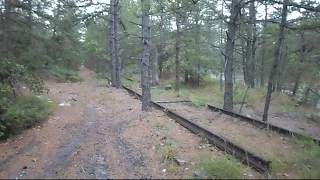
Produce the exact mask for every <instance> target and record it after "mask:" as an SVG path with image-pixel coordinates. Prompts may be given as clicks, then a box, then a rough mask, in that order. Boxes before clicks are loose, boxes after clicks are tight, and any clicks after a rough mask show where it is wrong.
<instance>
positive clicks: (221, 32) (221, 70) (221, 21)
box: [220, 3, 225, 91]
mask: <svg viewBox="0 0 320 180" xmlns="http://www.w3.org/2000/svg"><path fill="white" fill-rule="evenodd" d="M223 4H224V3H221V12H222V16H223V10H224V7H223ZM222 26H223V19H222V18H221V20H220V51H221V55H220V57H221V60H220V61H221V66H220V91H222V90H223V80H222V76H223V70H224V65H225V60H224V56H223V54H222V52H223V50H222V49H223V47H222V43H223V27H222Z"/></svg>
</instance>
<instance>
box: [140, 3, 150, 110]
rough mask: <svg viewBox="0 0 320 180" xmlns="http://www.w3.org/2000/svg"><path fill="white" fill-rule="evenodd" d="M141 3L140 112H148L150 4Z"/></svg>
mask: <svg viewBox="0 0 320 180" xmlns="http://www.w3.org/2000/svg"><path fill="white" fill-rule="evenodd" d="M141 3H142V45H143V54H142V63H141V87H142V111H150V102H151V94H150V81H149V57H150V45H149V39H150V25H149V23H150V16H149V10H150V4H149V3H150V2H149V1H148V0H141Z"/></svg>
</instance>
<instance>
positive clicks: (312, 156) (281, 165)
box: [271, 137, 320, 179]
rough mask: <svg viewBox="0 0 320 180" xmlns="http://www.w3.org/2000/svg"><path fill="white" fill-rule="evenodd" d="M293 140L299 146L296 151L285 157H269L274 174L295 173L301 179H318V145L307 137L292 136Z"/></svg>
mask: <svg viewBox="0 0 320 180" xmlns="http://www.w3.org/2000/svg"><path fill="white" fill-rule="evenodd" d="M293 142H294V143H296V144H297V145H298V146H299V148H298V149H296V152H294V153H293V152H291V153H290V154H288V156H287V157H285V158H284V157H281V158H280V159H274V158H272V159H271V160H272V171H273V172H274V174H275V175H276V176H281V175H282V174H284V173H286V174H288V175H290V173H295V174H297V175H298V176H299V177H300V178H303V179H320V171H319V169H320V146H318V145H317V144H316V143H315V142H313V140H312V139H310V138H307V137H294V138H293ZM288 153H289V152H288Z"/></svg>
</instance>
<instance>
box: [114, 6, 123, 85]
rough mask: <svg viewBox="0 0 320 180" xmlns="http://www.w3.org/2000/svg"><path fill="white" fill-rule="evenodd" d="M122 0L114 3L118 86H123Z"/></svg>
mask: <svg viewBox="0 0 320 180" xmlns="http://www.w3.org/2000/svg"><path fill="white" fill-rule="evenodd" d="M119 4H120V0H115V5H114V37H115V56H116V87H117V88H121V87H122V57H121V47H120V32H119V31H120V30H119V21H120V19H119V13H120V6H119Z"/></svg>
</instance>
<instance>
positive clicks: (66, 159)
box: [0, 67, 301, 179]
mask: <svg viewBox="0 0 320 180" xmlns="http://www.w3.org/2000/svg"><path fill="white" fill-rule="evenodd" d="M80 74H81V76H82V77H83V79H84V81H83V82H79V83H56V82H54V81H47V82H46V85H47V87H48V88H49V89H50V92H49V94H45V95H44V96H46V97H47V98H49V99H50V100H52V101H53V102H54V103H61V102H70V104H71V106H58V107H57V108H56V111H55V113H54V115H52V116H51V118H50V119H49V120H48V121H47V122H45V123H44V124H42V125H41V126H37V127H36V128H33V129H30V130H27V131H25V132H24V133H22V134H20V135H18V136H16V137H12V138H10V139H9V140H7V141H6V142H2V143H1V144H0V148H1V151H0V178H1V179H2V178H192V177H193V176H194V173H195V172H197V169H198V168H199V167H197V166H196V165H195V164H196V162H197V161H198V159H199V156H206V157H207V158H208V159H209V158H212V159H216V158H221V157H224V156H225V154H224V152H222V151H220V150H218V149H216V148H214V147H212V146H211V145H209V144H207V143H206V142H204V141H203V140H202V139H201V138H200V137H198V136H196V135H194V134H191V133H190V132H189V131H188V130H186V129H185V128H183V127H182V126H180V125H179V124H177V123H175V122H174V121H173V120H172V119H170V118H168V117H167V116H166V115H165V114H164V113H163V112H161V111H157V110H153V111H152V112H148V113H145V112H142V111H141V102H140V101H139V100H138V99H136V98H134V97H132V96H130V95H129V94H128V93H127V92H126V91H125V90H119V89H115V88H112V87H105V86H104V87H103V86H101V84H102V83H104V84H105V82H99V81H97V80H96V78H95V74H94V73H93V72H92V71H89V70H87V69H86V68H83V67H82V68H81V69H80ZM99 84H100V85H99ZM167 106H168V107H170V108H171V109H175V110H178V111H179V112H182V113H181V114H184V115H185V116H186V117H188V118H190V119H193V120H194V121H197V123H200V124H203V125H205V126H207V127H209V129H211V130H214V131H215V132H219V133H220V134H222V135H224V136H226V137H228V138H229V139H231V140H233V141H234V142H238V143H240V144H242V145H244V146H245V147H247V148H248V149H252V151H253V152H255V153H257V154H261V155H264V156H265V157H267V158H273V159H272V160H274V159H276V160H277V159H279V158H278V157H279V156H283V155H284V154H285V151H287V149H290V150H292V149H297V150H298V149H299V145H298V144H295V143H294V142H293V141H292V140H289V139H283V138H282V137H281V136H280V135H279V134H276V133H271V134H268V133H267V132H263V131H260V130H259V129H255V128H253V127H249V126H247V125H243V124H241V123H239V122H232V119H228V118H226V117H224V116H220V115H219V114H217V113H213V112H210V111H205V110H199V109H194V108H193V107H190V106H182V105H167ZM212 119H215V120H212ZM257 142H260V143H261V144H260V145H259V144H258V143H257ZM262 144H264V145H262ZM174 156H178V157H181V158H183V159H184V160H185V161H186V162H187V163H186V164H185V165H181V166H177V165H176V164H175V163H171V164H170V163H168V161H170V160H172V159H170V157H171V158H172V157H174ZM280 162H281V161H280ZM281 163H283V162H281ZM241 168H243V178H263V176H262V175H261V174H259V173H257V172H255V171H253V170H252V169H251V168H248V167H246V166H244V165H241ZM282 171H285V169H281V172H280V173H284V174H285V176H282V177H281V178H299V177H301V175H300V174H299V173H297V172H294V171H290V170H288V171H285V172H282Z"/></svg>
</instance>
